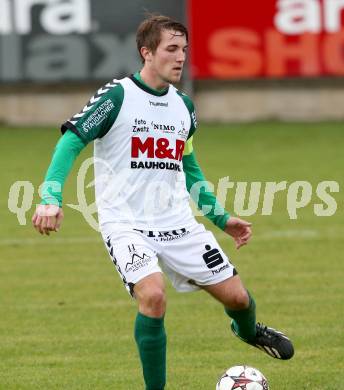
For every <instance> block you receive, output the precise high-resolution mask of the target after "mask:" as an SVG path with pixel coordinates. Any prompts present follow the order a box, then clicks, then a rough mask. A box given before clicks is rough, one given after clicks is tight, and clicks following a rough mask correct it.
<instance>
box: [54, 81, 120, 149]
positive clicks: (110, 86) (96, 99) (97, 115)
mask: <svg viewBox="0 0 344 390" xmlns="http://www.w3.org/2000/svg"><path fill="white" fill-rule="evenodd" d="M123 99H124V89H123V87H122V85H121V84H120V83H119V82H117V81H115V80H114V81H112V82H110V83H107V84H106V85H104V86H103V87H102V88H99V89H98V91H97V93H96V94H95V95H94V96H92V97H91V99H90V100H89V102H88V103H87V104H86V106H85V107H84V108H83V109H82V111H80V112H79V113H78V114H75V115H74V116H73V117H72V118H70V119H69V120H68V121H67V122H65V123H64V124H63V125H62V127H61V131H62V133H65V132H66V131H67V130H68V129H69V130H71V131H72V132H73V133H75V134H76V135H77V136H78V137H80V138H81V139H82V141H83V142H84V144H86V145H87V144H88V143H89V142H91V141H93V140H95V139H96V138H101V137H104V135H106V134H107V133H108V131H109V130H110V129H111V128H112V126H113V124H114V123H115V121H116V119H117V116H118V114H119V112H120V110H121V107H122V103H123Z"/></svg>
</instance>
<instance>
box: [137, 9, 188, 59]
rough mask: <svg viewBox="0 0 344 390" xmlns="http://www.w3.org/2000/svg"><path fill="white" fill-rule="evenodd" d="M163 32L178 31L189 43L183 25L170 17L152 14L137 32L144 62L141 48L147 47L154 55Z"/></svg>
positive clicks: (138, 44)
mask: <svg viewBox="0 0 344 390" xmlns="http://www.w3.org/2000/svg"><path fill="white" fill-rule="evenodd" d="M162 30H172V31H178V32H180V33H182V35H185V37H186V40H187V41H188V38H189V36H188V30H187V28H186V27H185V26H184V25H183V24H182V23H180V22H177V21H176V20H173V19H171V18H170V17H168V16H164V15H155V14H150V15H148V17H147V18H146V19H145V20H144V21H143V22H141V24H140V25H139V27H138V29H137V32H136V44H137V50H138V51H139V54H140V56H141V59H142V62H144V59H143V57H142V55H141V47H144V46H145V47H147V48H148V49H149V50H151V51H152V52H153V53H154V52H155V50H156V48H157V47H158V46H159V43H160V40H161V31H162Z"/></svg>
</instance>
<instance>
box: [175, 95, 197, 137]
mask: <svg viewBox="0 0 344 390" xmlns="http://www.w3.org/2000/svg"><path fill="white" fill-rule="evenodd" d="M177 93H178V95H179V96H180V97H181V98H182V100H183V102H184V104H185V106H186V108H187V109H188V111H189V114H190V119H191V125H190V129H189V134H188V139H189V138H191V137H192V136H193V134H194V132H195V131H196V128H197V119H196V112H195V106H194V104H193V101H192V100H191V99H190V98H189V96H188V95H186V94H185V93H183V92H180V91H178V92H177Z"/></svg>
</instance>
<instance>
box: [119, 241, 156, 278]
mask: <svg viewBox="0 0 344 390" xmlns="http://www.w3.org/2000/svg"><path fill="white" fill-rule="evenodd" d="M128 249H129V254H130V255H131V261H129V262H128V263H127V264H126V265H125V272H135V271H137V270H139V269H141V268H143V267H145V266H147V265H148V264H149V262H150V261H151V257H150V256H148V255H146V254H145V253H142V254H138V253H137V251H136V249H135V247H134V244H132V245H128Z"/></svg>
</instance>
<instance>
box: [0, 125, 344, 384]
mask: <svg viewBox="0 0 344 390" xmlns="http://www.w3.org/2000/svg"><path fill="white" fill-rule="evenodd" d="M58 137H59V134H58V131H56V130H54V131H53V130H51V129H29V128H27V129H12V128H1V129H0V151H1V153H0V159H1V160H0V161H1V192H0V205H1V207H0V220H1V224H0V389H4V390H12V389H34V390H38V389H44V390H47V389H49V390H52V389H80V390H81V389H82V390H84V389H115V390H136V389H143V380H142V377H141V369H140V366H139V363H138V356H137V352H136V348H135V344H134V340H133V321H134V318H135V314H136V306H135V302H134V301H133V300H131V299H130V298H129V296H128V295H127V293H126V291H125V289H124V288H123V287H122V285H121V282H120V279H119V277H118V276H117V273H116V271H115V270H114V267H113V265H112V263H111V262H110V259H109V257H108V255H107V253H106V250H105V247H104V245H103V243H102V241H101V239H100V236H99V234H98V233H97V232H95V231H94V230H92V229H91V228H90V227H89V226H88V225H87V223H86V222H85V221H84V219H83V217H82V215H81V214H80V213H79V212H77V211H75V210H72V209H71V208H68V207H65V220H64V225H63V227H62V229H61V230H60V232H59V233H58V234H53V235H52V236H50V237H42V236H40V235H39V234H37V233H36V232H35V231H34V230H33V229H32V227H31V222H30V219H31V216H32V213H33V211H34V206H32V207H31V209H30V210H29V211H28V212H27V213H26V219H27V225H26V226H25V225H24V226H20V225H19V223H18V221H17V217H16V215H15V214H13V213H10V211H9V210H8V207H7V201H8V194H9V188H10V186H11V185H12V184H13V183H14V182H15V181H17V180H23V181H25V180H28V181H31V182H32V183H33V184H34V187H35V196H34V201H33V202H34V203H37V202H38V196H37V186H38V185H39V184H40V183H41V182H42V180H43V177H44V174H45V171H46V168H47V166H48V163H49V161H50V156H51V153H52V150H53V146H54V145H55V143H56V140H57V139H58ZM194 144H195V150H196V153H197V156H198V159H199V161H200V163H201V166H202V168H203V171H204V173H205V175H206V177H207V178H208V180H210V181H212V182H213V183H214V184H215V185H216V184H217V181H218V179H219V178H221V177H224V176H229V177H230V179H231V180H233V181H234V182H238V181H247V182H253V181H262V182H264V183H265V182H267V181H276V182H280V181H283V180H286V181H288V183H292V182H295V181H308V182H309V183H311V185H312V187H313V195H312V200H311V203H310V204H309V205H307V206H306V207H304V208H303V209H300V210H299V211H298V219H296V220H291V219H290V218H289V215H288V212H287V206H286V200H287V198H286V191H284V192H282V193H279V194H277V195H276V200H275V203H274V207H273V212H272V215H271V216H263V215H262V213H261V207H262V199H260V203H259V208H258V211H257V213H256V214H255V215H253V216H251V217H246V219H248V220H249V221H252V223H253V231H254V235H253V239H252V241H251V243H250V244H249V245H248V246H246V247H244V248H242V249H240V250H239V251H236V250H235V248H234V244H233V242H232V241H231V239H230V238H229V237H228V236H226V235H225V234H224V233H222V232H220V231H219V230H218V229H217V228H215V227H211V226H210V225H209V224H208V223H207V222H204V218H200V221H202V222H204V223H206V225H207V227H210V228H211V229H212V231H213V232H214V233H215V234H216V236H217V238H218V240H219V241H220V243H221V245H222V247H223V248H224V250H225V251H226V252H227V253H228V254H229V256H230V257H231V259H232V261H233V262H234V263H235V264H236V266H237V269H238V271H239V273H240V275H241V277H242V279H243V281H244V283H245V284H246V286H247V288H248V289H249V290H250V291H251V292H252V294H253V295H254V297H255V299H256V302H257V317H258V320H260V321H263V322H265V323H266V324H268V325H269V326H273V327H276V328H278V329H281V330H284V331H285V332H286V333H287V334H288V335H289V336H290V337H291V338H292V339H293V341H294V344H295V349H296V354H295V357H294V358H293V359H292V360H291V361H289V362H281V361H277V360H274V359H271V358H270V357H268V356H267V355H265V354H263V353H261V352H260V351H258V350H257V349H255V348H252V347H249V346H247V345H246V344H244V343H242V342H240V341H239V340H238V339H236V338H235V337H233V336H232V335H231V333H230V331H229V321H228V319H227V317H226V316H225V315H224V313H223V310H222V308H221V306H220V305H219V304H218V303H217V302H215V301H213V300H212V299H211V298H210V297H209V296H207V295H206V294H205V293H204V292H198V293H190V294H180V293H176V292H175V291H174V290H173V289H172V288H171V287H170V285H168V290H167V293H168V310H167V315H166V328H167V334H168V386H167V388H166V390H184V389H185V390H214V389H215V384H216V382H217V378H218V377H219V376H220V375H221V373H222V372H223V371H224V370H225V369H226V368H228V367H230V366H233V365H237V364H247V365H252V366H254V367H257V368H258V369H259V370H261V371H262V372H263V373H264V374H265V375H266V377H267V378H268V380H269V383H270V387H271V389H272V390H290V389H297V390H303V389H305V390H340V389H344V381H343V378H342V377H341V376H342V374H343V371H344V332H343V330H344V262H343V253H344V240H343V237H344V188H343V185H344V169H343V166H344V164H343V163H344V157H343V148H344V129H343V126H342V124H340V123H321V124H284V123H257V124H250V125H249V124H247V125H235V124H231V125H221V126H220V125H214V126H205V125H203V126H201V127H200V129H199V131H198V134H197V136H195V142H194ZM91 153H92V147H91V146H89V147H88V148H87V149H86V150H85V151H84V152H83V153H82V154H81V156H80V157H79V159H78V161H77V164H76V166H75V167H74V169H73V172H72V174H71V175H70V177H69V178H68V180H67V183H66V188H65V192H64V202H65V203H73V204H76V203H77V196H76V185H75V181H76V173H77V168H78V166H80V164H81V162H82V161H83V160H84V159H85V158H86V157H88V156H90V155H91ZM90 180H91V177H90V178H89V180H88V181H87V183H88V182H89V181H90ZM324 180H331V181H337V182H338V183H339V186H340V191H339V192H338V193H333V194H332V196H333V197H334V198H335V200H336V203H337V206H338V208H337V211H336V213H335V214H334V215H333V216H331V217H317V216H315V214H314V211H313V206H314V204H315V203H321V202H320V201H319V199H318V197H317V195H316V193H315V189H316V186H317V184H318V183H319V182H321V181H324ZM87 191H89V193H88V196H90V197H92V195H91V194H92V189H89V190H87ZM233 197H234V190H229V192H228V197H227V204H226V205H227V208H228V209H230V210H231V209H233Z"/></svg>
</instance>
